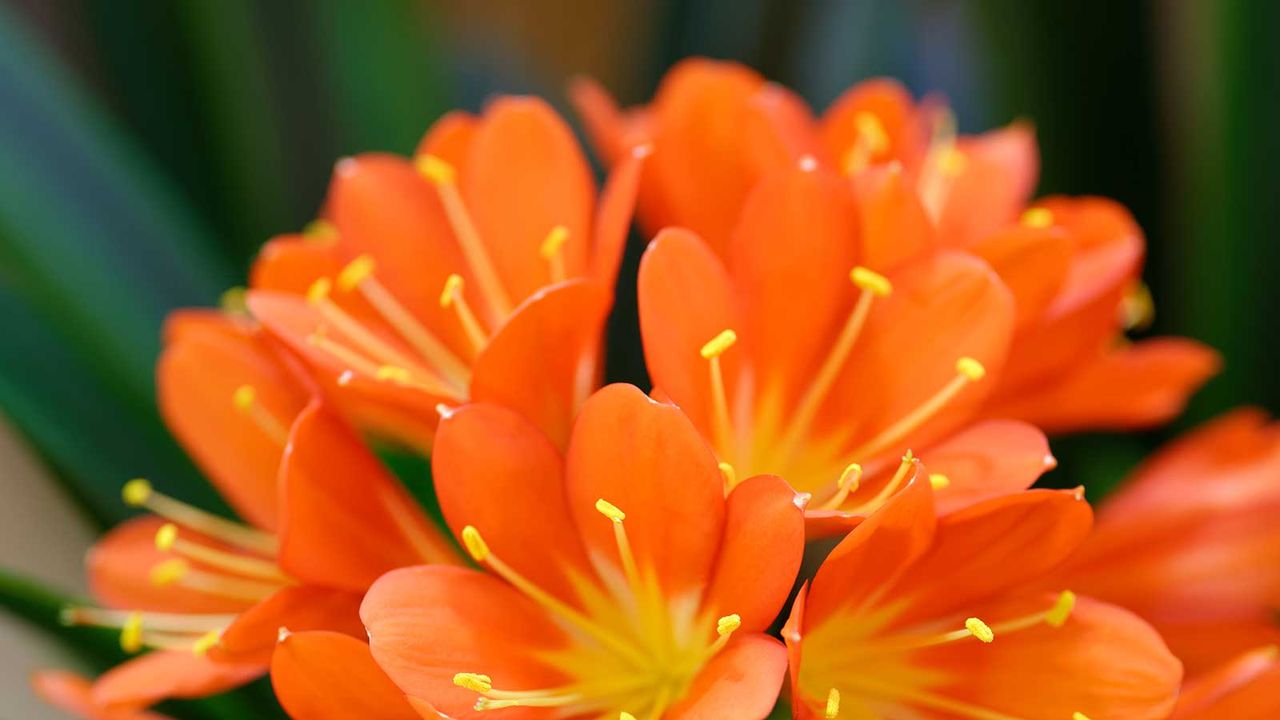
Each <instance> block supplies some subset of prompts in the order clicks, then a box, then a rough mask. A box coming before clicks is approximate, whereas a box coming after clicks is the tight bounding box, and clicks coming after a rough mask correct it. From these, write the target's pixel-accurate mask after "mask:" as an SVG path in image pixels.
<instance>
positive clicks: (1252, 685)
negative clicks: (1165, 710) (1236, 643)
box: [1171, 645, 1280, 720]
mask: <svg viewBox="0 0 1280 720" xmlns="http://www.w3.org/2000/svg"><path fill="white" fill-rule="evenodd" d="M1276 717H1280V648H1277V647H1276V646H1275V645H1270V646H1268V647H1264V648H1259V649H1257V650H1253V651H1251V652H1247V653H1244V654H1243V655H1241V656H1240V657H1238V658H1235V659H1234V660H1232V661H1231V662H1228V663H1225V664H1224V665H1222V666H1221V667H1219V668H1216V669H1215V670H1213V671H1212V672H1210V673H1207V674H1205V675H1202V676H1200V677H1199V678H1197V679H1195V680H1192V681H1190V682H1188V683H1187V684H1185V685H1183V687H1182V693H1181V694H1180V695H1179V696H1178V707H1177V708H1176V709H1175V710H1174V712H1173V715H1172V716H1171V720H1218V719H1219V718H1231V720H1272V718H1276Z"/></svg>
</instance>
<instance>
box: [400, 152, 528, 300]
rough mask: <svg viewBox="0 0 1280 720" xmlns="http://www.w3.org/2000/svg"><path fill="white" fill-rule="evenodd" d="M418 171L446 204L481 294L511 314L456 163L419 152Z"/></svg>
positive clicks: (446, 209) (455, 234) (442, 202)
mask: <svg viewBox="0 0 1280 720" xmlns="http://www.w3.org/2000/svg"><path fill="white" fill-rule="evenodd" d="M414 164H415V165H416V166H417V168H418V172H420V173H422V175H423V176H424V177H426V178H427V179H428V180H430V181H431V184H432V185H433V186H435V188H436V192H437V193H438V194H439V196H440V202H441V204H443V205H444V211H445V215H447V216H448V218H449V224H450V225H451V226H452V227H453V234H454V236H455V237H456V238H457V240H458V246H459V247H460V248H461V249H462V255H463V257H465V258H466V260H467V265H468V266H469V267H470V268H471V275H472V277H474V278H475V279H476V282H477V283H479V285H480V292H481V294H482V295H483V296H484V297H485V298H487V299H488V300H489V304H490V306H491V309H493V310H494V311H495V312H496V313H497V314H498V316H499V317H506V316H507V315H510V314H511V307H512V306H511V299H510V298H509V297H508V295H507V289H506V287H505V286H504V285H503V284H502V279H501V278H500V277H499V276H498V271H497V270H496V269H495V268H494V266H493V261H492V260H490V258H489V253H488V250H487V249H486V247H485V245H484V242H483V241H481V239H480V232H479V231H478V230H477V229H476V225H475V222H474V221H473V220H472V219H471V215H470V213H469V212H468V211H467V206H466V203H464V202H463V200H462V194H461V193H460V192H458V186H457V183H456V176H457V174H456V173H455V172H454V169H453V166H451V165H449V163H447V162H445V161H444V160H442V159H440V158H438V157H435V156H434V155H419V156H418V158H417V159H416V160H415V161H414Z"/></svg>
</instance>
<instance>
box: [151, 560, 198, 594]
mask: <svg viewBox="0 0 1280 720" xmlns="http://www.w3.org/2000/svg"><path fill="white" fill-rule="evenodd" d="M190 569H191V566H190V565H189V564H187V561H186V560H183V559H182V558H170V559H168V560H164V561H161V562H158V563H156V564H155V565H153V566H151V574H150V576H149V577H150V580H151V584H152V585H155V586H156V587H164V586H166V585H172V584H174V583H176V582H178V581H179V580H181V579H182V578H183V577H184V576H186V574H187V571H189V570H190Z"/></svg>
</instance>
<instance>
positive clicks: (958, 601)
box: [783, 470, 1182, 720]
mask: <svg viewBox="0 0 1280 720" xmlns="http://www.w3.org/2000/svg"><path fill="white" fill-rule="evenodd" d="M918 473H919V470H917V474H918ZM932 505H933V501H932V491H931V489H930V487H929V483H927V482H926V481H925V480H924V478H922V477H916V478H913V479H912V481H911V482H910V483H909V484H908V486H907V488H906V489H905V490H903V491H902V492H901V493H898V494H897V495H896V496H895V497H894V498H892V499H891V500H889V502H888V503H887V504H886V505H885V506H884V507H882V508H881V509H880V510H878V511H877V512H876V513H875V514H873V515H872V516H871V517H870V518H868V519H867V520H866V521H865V522H863V523H862V524H861V525H859V526H858V527H857V528H856V529H854V530H853V532H852V533H850V534H849V535H848V536H847V537H846V538H845V539H844V540H843V541H841V543H840V544H839V545H837V546H836V548H835V549H834V550H833V551H832V552H831V554H830V556H828V557H827V559H826V560H825V561H824V563H823V564H822V566H821V567H820V568H819V569H818V572H817V574H816V575H815V576H814V578H813V580H812V581H811V582H810V583H809V584H808V585H807V587H806V588H805V589H803V590H801V592H800V596H799V597H798V598H797V599H796V601H795V603H794V604H793V606H792V610H791V617H790V619H789V620H788V623H787V626H786V627H785V628H784V630H783V637H784V638H785V639H786V641H787V645H788V649H789V651H790V659H791V664H790V668H791V670H790V672H791V697H792V704H793V709H794V716H795V717H796V718H798V719H799V720H809V719H811V718H812V719H817V718H821V719H823V720H837V719H841V718H844V719H848V718H872V717H946V718H970V719H972V720H1013V719H1014V718H1017V719H1019V720H1064V719H1068V718H1074V719H1075V720H1082V718H1094V719H1099V718H1125V719H1126V720H1161V719H1163V718H1166V717H1168V715H1169V712H1170V711H1171V710H1172V708H1173V704H1174V700H1175V698H1176V696H1177V692H1178V683H1179V680H1180V679H1181V676H1182V668H1181V666H1180V665H1179V663H1178V661H1177V659H1175V658H1174V657H1173V656H1172V655H1171V654H1170V653H1169V651H1168V649H1167V648H1166V647H1165V646H1164V643H1163V642H1162V641H1161V640H1160V636H1159V635H1157V634H1156V632H1155V631H1154V630H1152V629H1151V628H1150V627H1149V626H1148V625H1146V623H1144V622H1143V621H1142V620H1141V619H1139V618H1138V617H1137V616H1135V615H1133V614H1131V613H1129V612H1128V611H1126V610H1123V609H1120V608H1118V607H1114V606H1111V605H1107V604H1105V603H1102V602H1098V601H1095V600H1091V599H1089V598H1087V597H1085V596H1083V595H1081V596H1077V595H1076V594H1075V593H1074V592H1072V591H1071V590H1070V589H1068V588H1062V589H1060V590H1059V591H1056V592H1043V591H1042V590H1041V589H1040V587H1039V582H1038V581H1039V580H1040V579H1041V577H1042V576H1043V575H1045V574H1046V573H1047V572H1049V571H1051V570H1052V569H1053V568H1054V567H1055V566H1056V565H1058V564H1059V563H1060V562H1062V560H1063V559H1064V558H1065V557H1067V556H1068V555H1069V554H1070V553H1071V552H1072V551H1073V550H1074V549H1075V548H1076V547H1077V546H1078V545H1079V544H1080V542H1081V541H1082V540H1084V537H1085V535H1086V534H1087V533H1088V531H1089V526H1090V510H1089V506H1088V505H1087V504H1086V503H1085V502H1084V500H1083V498H1082V497H1080V495H1079V494H1078V493H1075V492H1073V491H1052V490H1030V491H1027V492H1024V493H1018V494H1015V495H1007V496H1003V497H999V498H994V499H990V500H986V501H983V502H980V503H977V504H975V505H972V506H970V507H968V508H965V509H962V510H958V511H956V512H954V513H950V514H946V515H942V516H941V517H939V518H937V519H935V515H936V513H935V510H934V508H933V506H932Z"/></svg>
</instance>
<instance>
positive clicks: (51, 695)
mask: <svg viewBox="0 0 1280 720" xmlns="http://www.w3.org/2000/svg"><path fill="white" fill-rule="evenodd" d="M92 687H93V684H92V683H91V682H90V681H89V680H88V678H85V677H82V676H80V675H77V674H75V673H73V672H66V671H63V670H42V671H40V672H37V673H35V674H33V675H32V676H31V688H32V689H33V690H35V693H36V694H37V695H39V696H40V699H42V700H44V701H45V702H47V703H49V704H50V705H52V706H53V707H55V708H58V709H59V710H61V711H63V712H65V713H68V714H71V715H74V716H76V717H78V718H83V719H84V720H171V718H169V717H168V716H167V715H159V714H157V713H153V712H148V711H146V710H131V709H115V710H113V709H110V708H104V707H99V706H98V705H96V704H95V703H94V702H93V697H92V692H91V690H92Z"/></svg>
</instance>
